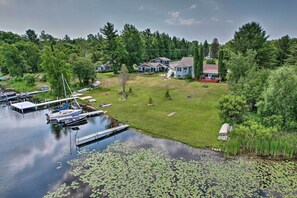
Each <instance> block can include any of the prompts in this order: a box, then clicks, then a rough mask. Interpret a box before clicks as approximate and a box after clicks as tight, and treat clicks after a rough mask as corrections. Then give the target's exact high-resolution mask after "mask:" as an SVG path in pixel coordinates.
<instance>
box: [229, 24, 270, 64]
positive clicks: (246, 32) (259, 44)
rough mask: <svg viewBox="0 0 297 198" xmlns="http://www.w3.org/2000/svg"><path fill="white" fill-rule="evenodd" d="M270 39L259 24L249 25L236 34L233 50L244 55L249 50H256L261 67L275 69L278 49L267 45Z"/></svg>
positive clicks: (232, 43)
mask: <svg viewBox="0 0 297 198" xmlns="http://www.w3.org/2000/svg"><path fill="white" fill-rule="evenodd" d="M268 37H269V36H266V32H265V31H264V30H263V28H262V27H261V26H260V24H259V23H256V22H251V23H247V24H245V25H243V26H242V27H240V28H239V31H237V32H235V34H234V39H233V41H232V42H231V49H232V51H233V52H234V53H238V52H240V53H242V54H245V53H247V52H248V50H254V51H255V52H256V61H257V65H258V66H259V67H264V68H267V67H269V68H273V67H274V66H275V64H276V62H275V59H276V49H275V48H274V47H273V46H271V45H270V44H269V43H267V39H268Z"/></svg>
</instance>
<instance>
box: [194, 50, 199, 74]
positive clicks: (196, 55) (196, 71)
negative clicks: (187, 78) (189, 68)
mask: <svg viewBox="0 0 297 198" xmlns="http://www.w3.org/2000/svg"><path fill="white" fill-rule="evenodd" d="M194 76H195V78H196V79H199V77H200V76H201V70H200V67H199V46H198V45H197V46H196V47H195V49H194Z"/></svg>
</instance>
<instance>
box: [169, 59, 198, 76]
mask: <svg viewBox="0 0 297 198" xmlns="http://www.w3.org/2000/svg"><path fill="white" fill-rule="evenodd" d="M193 66H194V58H193V57H183V58H182V59H181V60H180V61H177V62H172V63H171V64H170V67H169V71H168V73H167V77H168V78H170V77H173V78H185V77H186V76H187V75H190V76H191V77H192V78H194V69H193Z"/></svg>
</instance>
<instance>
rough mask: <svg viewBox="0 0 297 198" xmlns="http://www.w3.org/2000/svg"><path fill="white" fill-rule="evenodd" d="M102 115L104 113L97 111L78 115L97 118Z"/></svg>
mask: <svg viewBox="0 0 297 198" xmlns="http://www.w3.org/2000/svg"><path fill="white" fill-rule="evenodd" d="M101 114H104V111H101V110H98V111H91V112H86V113H81V114H79V115H81V116H86V117H92V116H97V115H101Z"/></svg>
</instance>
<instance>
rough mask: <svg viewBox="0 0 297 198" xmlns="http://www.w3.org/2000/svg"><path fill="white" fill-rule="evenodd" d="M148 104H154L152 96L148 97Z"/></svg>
mask: <svg viewBox="0 0 297 198" xmlns="http://www.w3.org/2000/svg"><path fill="white" fill-rule="evenodd" d="M147 104H148V105H149V106H152V105H154V102H153V99H152V98H149V101H148V103H147Z"/></svg>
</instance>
